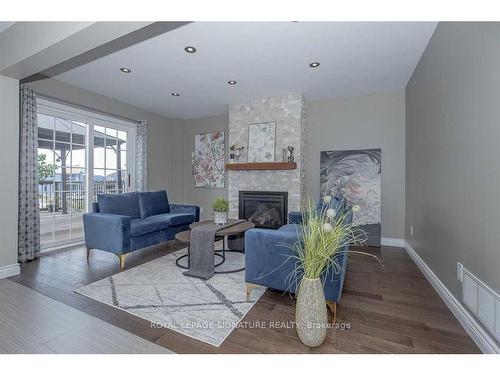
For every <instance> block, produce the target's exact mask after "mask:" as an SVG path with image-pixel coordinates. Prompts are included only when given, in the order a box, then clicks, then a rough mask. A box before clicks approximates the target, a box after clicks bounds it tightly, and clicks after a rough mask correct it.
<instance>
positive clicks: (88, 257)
mask: <svg viewBox="0 0 500 375" xmlns="http://www.w3.org/2000/svg"><path fill="white" fill-rule="evenodd" d="M90 250H92V249H91V248H90V247H88V246H87V262H88V261H89V259H90Z"/></svg>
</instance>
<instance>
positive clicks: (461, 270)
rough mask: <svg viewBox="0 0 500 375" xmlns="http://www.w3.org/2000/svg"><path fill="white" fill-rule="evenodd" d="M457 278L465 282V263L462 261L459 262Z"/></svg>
mask: <svg viewBox="0 0 500 375" xmlns="http://www.w3.org/2000/svg"><path fill="white" fill-rule="evenodd" d="M457 279H458V281H460V282H461V283H463V282H464V265H463V264H462V263H460V262H457Z"/></svg>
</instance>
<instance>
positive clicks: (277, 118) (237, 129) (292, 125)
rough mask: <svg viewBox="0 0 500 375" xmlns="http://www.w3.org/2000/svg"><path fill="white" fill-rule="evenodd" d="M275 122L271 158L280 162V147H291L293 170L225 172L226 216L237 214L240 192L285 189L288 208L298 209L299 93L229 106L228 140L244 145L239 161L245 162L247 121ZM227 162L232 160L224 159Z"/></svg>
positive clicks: (301, 157) (301, 161)
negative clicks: (226, 190)
mask: <svg viewBox="0 0 500 375" xmlns="http://www.w3.org/2000/svg"><path fill="white" fill-rule="evenodd" d="M272 121H274V122H275V123H276V137H275V138H276V145H275V161H281V160H282V159H281V158H282V153H281V150H282V149H283V148H286V147H287V146H294V147H295V155H294V156H295V161H296V162H297V169H295V170H277V171H276V170H273V171H268V170H262V171H234V170H228V171H227V186H228V198H229V203H230V211H229V217H231V218H238V216H239V192H240V191H245V190H247V191H285V192H287V193H288V210H289V211H298V210H300V205H301V202H302V200H303V199H304V198H305V195H306V193H305V172H304V169H303V167H304V165H305V123H306V121H305V102H304V98H303V97H302V95H296V94H290V95H286V96H279V97H272V98H267V99H259V100H253V101H250V102H246V103H240V104H234V105H230V106H229V139H228V147H229V146H231V145H232V144H235V143H237V144H240V145H243V146H245V149H244V150H243V152H242V156H241V159H240V162H242V163H245V162H247V150H248V127H249V125H250V124H256V123H262V122H272ZM228 162H229V163H231V162H234V161H232V160H231V161H230V160H228Z"/></svg>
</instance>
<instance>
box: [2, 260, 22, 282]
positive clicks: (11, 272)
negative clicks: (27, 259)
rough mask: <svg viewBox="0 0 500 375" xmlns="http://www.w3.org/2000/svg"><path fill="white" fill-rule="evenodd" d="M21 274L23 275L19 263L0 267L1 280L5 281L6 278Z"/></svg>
mask: <svg viewBox="0 0 500 375" xmlns="http://www.w3.org/2000/svg"><path fill="white" fill-rule="evenodd" d="M20 273H21V268H20V267H19V263H16V264H11V265H9V266H3V267H0V279H5V278H6V277H11V276H15V275H19V274H20Z"/></svg>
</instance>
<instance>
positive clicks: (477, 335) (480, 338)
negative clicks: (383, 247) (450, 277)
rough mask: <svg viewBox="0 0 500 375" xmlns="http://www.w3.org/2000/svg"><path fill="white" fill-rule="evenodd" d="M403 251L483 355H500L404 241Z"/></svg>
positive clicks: (498, 349)
mask: <svg viewBox="0 0 500 375" xmlns="http://www.w3.org/2000/svg"><path fill="white" fill-rule="evenodd" d="M404 243H405V245H404V247H405V249H406V252H407V253H408V255H409V256H410V258H411V259H413V261H414V262H415V264H416V265H417V266H418V268H420V271H422V273H423V274H424V276H425V277H426V279H427V280H428V281H429V282H430V283H431V285H432V286H433V287H434V289H435V290H436V292H437V293H438V294H439V296H440V297H441V298H442V300H443V301H444V303H445V304H446V306H448V308H449V309H450V310H451V312H452V313H453V315H455V318H457V320H458V322H459V323H460V324H461V325H462V327H464V329H465V331H466V332H467V333H468V334H469V336H470V337H471V339H472V340H474V342H475V343H476V345H477V346H478V347H479V349H480V350H481V351H482V352H483V353H488V354H494V353H500V347H499V346H498V344H497V343H496V341H495V339H494V338H493V337H491V336H490V334H489V333H488V332H487V331H486V330H485V329H484V328H483V327H482V326H481V324H480V323H479V322H477V321H476V319H475V318H474V317H473V316H472V314H471V313H470V312H469V311H468V310H467V308H466V307H465V306H464V305H462V303H461V302H460V301H459V300H457V299H456V298H455V296H454V295H453V294H452V293H451V292H450V291H449V290H448V288H446V286H445V285H444V284H443V283H442V282H441V280H439V278H438V277H437V276H436V274H435V273H434V272H432V270H431V269H430V268H429V266H427V264H425V262H424V261H423V260H422V258H420V256H419V255H418V254H417V253H416V252H415V250H413V248H412V247H411V246H410V245H409V244H408V242H406V241H404Z"/></svg>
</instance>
